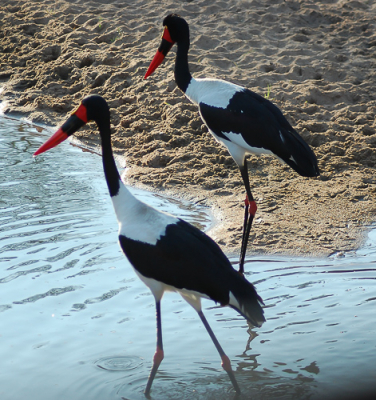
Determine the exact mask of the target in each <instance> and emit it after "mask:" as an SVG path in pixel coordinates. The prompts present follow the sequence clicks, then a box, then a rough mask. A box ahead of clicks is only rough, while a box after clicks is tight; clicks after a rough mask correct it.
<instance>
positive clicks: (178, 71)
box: [175, 39, 192, 93]
mask: <svg viewBox="0 0 376 400" xmlns="http://www.w3.org/2000/svg"><path fill="white" fill-rule="evenodd" d="M177 46H178V49H177V52H176V60H175V82H176V84H177V85H178V87H179V89H180V90H182V91H183V92H184V93H185V92H186V90H187V88H188V85H189V83H190V81H191V79H192V75H191V73H190V72H189V66H188V50H189V39H188V40H185V41H181V42H178V43H177Z"/></svg>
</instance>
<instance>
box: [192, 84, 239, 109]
mask: <svg viewBox="0 0 376 400" xmlns="http://www.w3.org/2000/svg"><path fill="white" fill-rule="evenodd" d="M243 89H244V88H242V87H241V86H239V85H235V84H234V83H230V82H226V81H223V80H221V79H194V78H193V77H192V79H191V82H190V83H189V85H188V88H187V90H186V92H185V95H186V96H187V97H188V99H189V100H191V101H192V103H195V104H199V103H201V102H203V103H205V104H207V105H209V106H213V107H220V108H226V107H227V106H228V105H229V102H230V100H231V98H232V97H233V96H234V94H235V93H237V92H239V91H241V90H243Z"/></svg>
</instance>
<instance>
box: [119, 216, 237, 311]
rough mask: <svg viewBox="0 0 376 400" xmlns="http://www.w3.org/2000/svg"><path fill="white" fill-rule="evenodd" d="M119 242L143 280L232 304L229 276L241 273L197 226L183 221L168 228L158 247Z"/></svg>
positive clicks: (126, 239)
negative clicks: (153, 281)
mask: <svg viewBox="0 0 376 400" xmlns="http://www.w3.org/2000/svg"><path fill="white" fill-rule="evenodd" d="M119 240H120V244H121V247H122V249H123V251H124V253H125V255H126V256H127V258H128V259H129V261H130V262H131V264H132V265H133V266H134V268H135V269H136V270H137V271H139V272H140V273H141V274H142V275H143V276H146V277H148V278H153V279H156V280H158V281H160V282H163V283H165V284H168V285H171V286H174V287H176V288H178V289H189V290H194V291H197V292H200V293H203V294H206V295H208V296H209V297H210V298H212V299H213V300H214V301H216V302H219V303H220V304H223V305H225V304H228V301H229V284H228V279H229V275H230V276H231V274H233V273H235V274H237V272H236V271H235V269H234V268H233V267H232V265H231V263H230V261H229V260H228V259H227V257H226V256H225V255H224V253H223V252H222V250H221V249H220V247H219V246H218V245H217V244H216V243H215V242H214V241H213V240H212V239H211V238H210V237H209V236H207V235H206V234H205V233H203V232H201V231H200V230H199V229H197V228H195V227H194V226H192V225H190V224H188V223H187V222H185V221H183V220H179V222H178V223H176V224H171V225H168V226H167V229H166V233H165V235H164V236H162V237H161V238H160V239H159V240H158V242H157V243H156V245H151V244H147V243H143V242H140V241H136V240H132V239H128V238H126V237H124V236H120V237H119Z"/></svg>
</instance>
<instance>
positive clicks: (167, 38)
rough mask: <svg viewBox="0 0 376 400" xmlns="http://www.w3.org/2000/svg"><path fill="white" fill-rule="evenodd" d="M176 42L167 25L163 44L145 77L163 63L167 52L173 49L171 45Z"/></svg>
mask: <svg viewBox="0 0 376 400" xmlns="http://www.w3.org/2000/svg"><path fill="white" fill-rule="evenodd" d="M174 43H175V42H174V41H173V40H172V39H171V36H170V32H169V31H168V28H167V26H165V28H164V31H163V35H162V42H161V45H160V46H159V48H158V50H157V52H156V53H155V56H154V58H153V60H152V61H151V63H150V65H149V68H148V70H147V71H146V74H145V76H144V79H146V78H147V77H148V76H149V75H151V74H152V73H153V72H154V71H155V70H156V69H157V68H158V66H159V65H160V64H161V63H162V61H163V60H164V58H165V57H166V55H167V53H168V52H169V51H170V50H171V47H172V46H173V45H174Z"/></svg>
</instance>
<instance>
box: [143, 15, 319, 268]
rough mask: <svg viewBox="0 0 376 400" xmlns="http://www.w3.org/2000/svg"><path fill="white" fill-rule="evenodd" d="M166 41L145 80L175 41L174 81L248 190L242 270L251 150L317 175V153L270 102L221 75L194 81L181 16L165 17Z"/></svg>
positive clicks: (249, 213)
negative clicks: (229, 159)
mask: <svg viewBox="0 0 376 400" xmlns="http://www.w3.org/2000/svg"><path fill="white" fill-rule="evenodd" d="M163 26H164V31H163V36H162V42H161V44H160V46H159V48H158V51H157V52H156V54H155V56H154V58H153V60H152V62H151V63H150V66H149V68H148V70H147V72H146V74H145V79H146V78H147V77H148V76H149V75H151V74H152V73H153V72H154V71H155V69H156V68H157V67H158V66H159V65H160V64H161V63H162V61H163V59H164V58H165V56H166V55H167V53H168V52H169V51H170V50H171V48H172V46H173V45H174V43H176V44H177V53H176V61H175V81H176V84H177V86H178V87H179V89H180V90H182V91H183V93H184V94H185V95H186V96H187V97H188V99H189V100H191V101H192V102H193V103H195V104H197V105H198V108H199V113H200V116H201V118H202V120H203V121H204V123H205V124H206V126H207V127H208V129H209V132H210V133H211V134H212V135H213V136H214V138H215V139H216V140H217V141H218V142H220V143H222V144H224V145H225V146H226V147H227V149H228V151H229V153H230V154H231V156H232V157H233V159H234V160H235V162H236V164H237V165H238V167H239V169H240V173H241V176H242V178H243V181H244V185H245V189H246V193H247V196H246V199H245V214H244V225H243V236H242V246H241V252H240V263H239V264H240V265H239V272H241V273H243V271H244V258H245V255H246V250H247V243H248V238H249V232H250V230H251V226H252V222H253V219H254V216H255V214H256V210H257V205H256V202H255V200H254V198H253V195H252V193H251V188H250V184H249V177H248V168H247V161H246V158H245V157H246V155H247V154H261V153H266V154H274V155H275V156H276V157H278V158H279V159H280V160H282V161H284V162H285V163H286V164H288V165H289V166H290V167H291V168H293V169H294V170H295V171H296V172H297V173H298V174H300V175H302V176H307V177H315V176H318V175H319V168H318V165H317V160H316V156H315V154H314V153H313V151H312V150H311V148H310V147H309V146H308V144H307V143H306V142H305V141H304V140H303V139H302V138H301V136H300V135H299V134H298V133H297V132H296V131H295V130H294V128H293V127H292V126H291V125H290V123H289V122H288V121H287V120H286V118H285V117H284V116H283V114H282V112H281V111H280V110H279V108H278V107H277V106H275V105H274V104H273V103H272V102H270V101H269V100H267V99H265V98H264V97H262V96H260V95H258V94H256V93H254V92H252V91H250V90H248V89H245V88H243V87H241V86H238V85H235V84H233V83H229V82H226V81H223V80H220V79H195V78H193V77H192V75H191V73H190V72H189V66H188V50H189V46H190V40H189V26H188V23H187V22H186V21H185V20H184V19H183V18H182V17H180V16H179V15H176V14H170V15H168V16H167V17H166V18H165V19H164V20H163Z"/></svg>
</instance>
